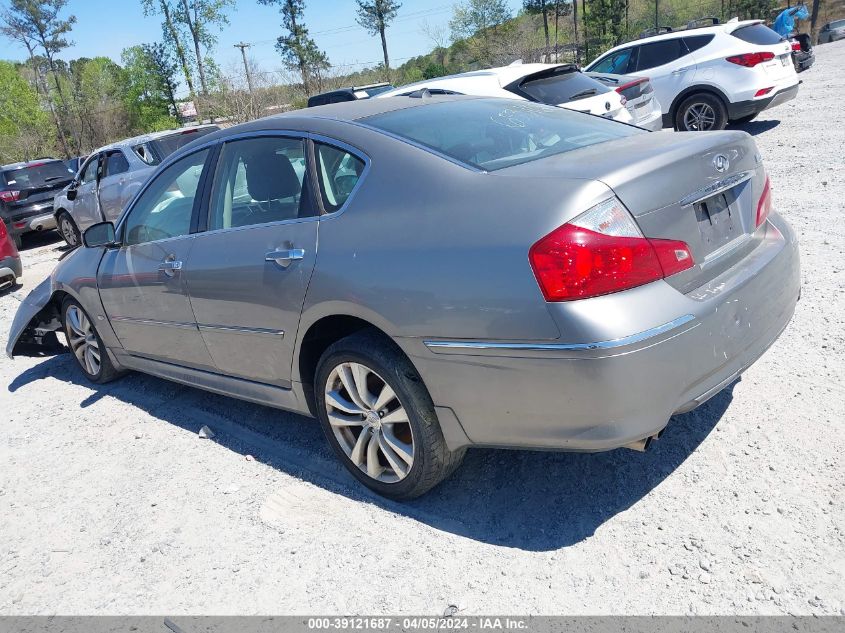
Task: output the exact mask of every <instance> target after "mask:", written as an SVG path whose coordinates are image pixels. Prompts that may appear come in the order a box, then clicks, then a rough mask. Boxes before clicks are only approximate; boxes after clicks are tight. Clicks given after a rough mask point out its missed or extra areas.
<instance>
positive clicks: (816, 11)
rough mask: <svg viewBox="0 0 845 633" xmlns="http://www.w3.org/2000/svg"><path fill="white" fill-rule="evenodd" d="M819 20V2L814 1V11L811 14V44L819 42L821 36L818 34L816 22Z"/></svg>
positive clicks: (817, 0)
mask: <svg viewBox="0 0 845 633" xmlns="http://www.w3.org/2000/svg"><path fill="white" fill-rule="evenodd" d="M818 19H819V0H813V11H812V13H810V44H812V43H813V42H818V41H819V35H818V33H816V22H817V21H818Z"/></svg>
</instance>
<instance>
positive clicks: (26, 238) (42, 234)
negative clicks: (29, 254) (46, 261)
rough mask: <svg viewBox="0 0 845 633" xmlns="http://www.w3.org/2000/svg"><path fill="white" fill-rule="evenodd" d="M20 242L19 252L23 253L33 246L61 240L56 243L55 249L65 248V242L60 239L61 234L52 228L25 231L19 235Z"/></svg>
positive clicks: (62, 249)
mask: <svg viewBox="0 0 845 633" xmlns="http://www.w3.org/2000/svg"><path fill="white" fill-rule="evenodd" d="M21 242H22V247H21V249H20V251H21V253H25V252H26V251H28V250H30V249H33V248H39V247H41V246H47V245H48V244H54V243H56V242H61V244H56V247H57V250H60V251H64V250H66V249H67V244H65V242H64V240H62V236H61V235H59V233H58V231H54V230H50V231H33V232H31V233H25V234H23V235H22V236H21Z"/></svg>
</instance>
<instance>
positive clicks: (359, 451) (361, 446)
mask: <svg viewBox="0 0 845 633" xmlns="http://www.w3.org/2000/svg"><path fill="white" fill-rule="evenodd" d="M369 437H370V430H369V429H362V430H361V434H360V435H359V436H358V441H357V442H355V446H353V447H352V451H351V452H350V454H349V459H351V460H352V463H353V464H355V465H356V466H358V467H360V468H363V467H364V456H365V453H366V450H367V441H368V439H369Z"/></svg>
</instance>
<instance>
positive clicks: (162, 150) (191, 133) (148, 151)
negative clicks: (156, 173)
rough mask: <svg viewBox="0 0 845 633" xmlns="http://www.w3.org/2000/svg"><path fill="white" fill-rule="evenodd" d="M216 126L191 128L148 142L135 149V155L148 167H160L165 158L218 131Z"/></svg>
mask: <svg viewBox="0 0 845 633" xmlns="http://www.w3.org/2000/svg"><path fill="white" fill-rule="evenodd" d="M218 129H219V128H217V127H216V126H209V127H204V128H190V129H187V130H180V131H178V132H174V133H173V134H168V135H167V136H162V137H161V138H157V139H155V140H154V141H148V142H147V143H143V144H141V145H137V146H136V147H134V148H133V149H134V150H135V153H136V154H137V155H138V156H139V157H140V158H141V160H143V161H144V162H145V163H147V164H148V165H158V164H159V163H160V162H162V161H163V160H164V159H165V158H167V157H168V156H170V155H171V154H172V153H173V152H175V151H176V150H177V149H181V148H182V147H185V145H187V144H188V143H190V142H192V141H195V140H197V139H198V138H200V137H202V136H205V135H206V134H210V133H211V132H215V131H217V130H218Z"/></svg>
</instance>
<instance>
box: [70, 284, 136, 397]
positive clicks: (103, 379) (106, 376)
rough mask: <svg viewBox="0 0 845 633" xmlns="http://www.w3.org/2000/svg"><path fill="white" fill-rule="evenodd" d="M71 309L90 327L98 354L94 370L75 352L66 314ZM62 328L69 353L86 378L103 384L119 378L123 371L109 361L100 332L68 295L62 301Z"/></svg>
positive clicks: (72, 334) (82, 309) (77, 303)
mask: <svg viewBox="0 0 845 633" xmlns="http://www.w3.org/2000/svg"><path fill="white" fill-rule="evenodd" d="M71 309H74V310H78V311H79V312H80V313H81V314H82V315H84V316H85V319H87V321H88V323H89V324H90V327H91V332H92V333H93V338H94V340H95V341H96V345H97V349H98V352H99V353H98V355H99V367H98V368H97V370H96V371H91V369H90V367H88V366H86V364H85V363H84V362H83V361H82V359H80V357H79V355H77V353H76V351H75V350H76V348H75V347H74V345H73V343H72V339H74V338H77V337H76V336H75V335H74V333H73V331H72V328H71V325H70V323H69V317H68V314H69V312H71ZM62 329H63V330H64V333H65V337H66V338H67V341H68V347H70V351H71V355H72V356H73V357H74V359H75V360H76V364H77V365H78V366H79V368H80V369H81V370H82V373H84V374H85V377H86V378H88V380H90V381H91V382H94V383H97V384H103V383H107V382H111V381H112V380H114V379H116V378H119V377H120V376H122V375H123V372H121V371H119V370H117V369H116V368H115V366H114V365H113V364H112V362H111V358H109V354H108V350H107V349H106V346H105V344H104V343H103V339H102V338H100V333H99V332H97V328H96V327H95V326H94V321H92V320H91V317H90V316H89V315H88V313H87V312H86V311H85V309H84V308H83V307H82V306H81V305H79V302H78V301H76V299H72V298H70V297H68V298H67V299H65V300H64V302H63V303H62Z"/></svg>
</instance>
